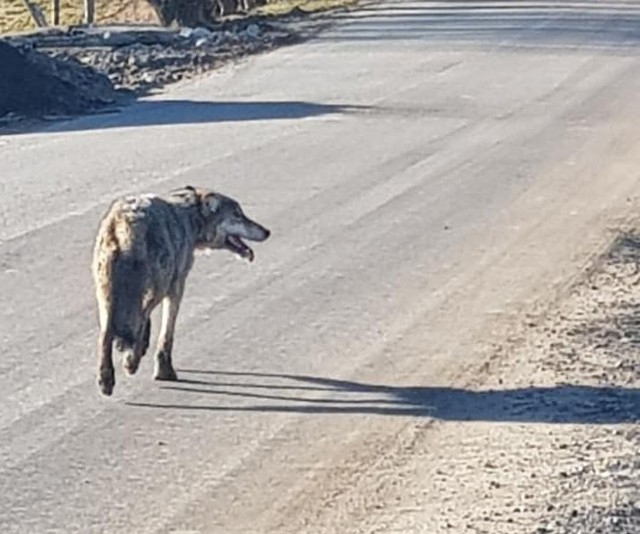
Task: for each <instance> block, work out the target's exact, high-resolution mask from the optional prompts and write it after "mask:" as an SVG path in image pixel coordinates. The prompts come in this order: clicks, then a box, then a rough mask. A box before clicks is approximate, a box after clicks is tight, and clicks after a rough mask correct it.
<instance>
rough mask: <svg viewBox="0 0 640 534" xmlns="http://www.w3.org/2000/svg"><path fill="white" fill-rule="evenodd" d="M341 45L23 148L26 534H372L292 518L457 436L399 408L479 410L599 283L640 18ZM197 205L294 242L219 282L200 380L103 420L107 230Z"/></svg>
mask: <svg viewBox="0 0 640 534" xmlns="http://www.w3.org/2000/svg"><path fill="white" fill-rule="evenodd" d="M338 19H339V24H338V26H336V27H334V28H333V29H331V30H328V31H327V32H325V33H323V34H322V35H320V36H319V37H318V38H316V39H314V40H313V41H310V42H307V43H304V44H301V45H297V46H293V47H288V48H284V49H281V50H278V51H276V52H273V53H270V54H266V55H262V56H259V57H254V58H251V59H249V60H246V61H243V62H241V63H240V64H239V65H236V66H232V67H228V68H225V69H223V70H222V71H220V72H217V73H215V74H213V75H211V76H210V77H208V78H206V79H202V80H200V81H197V82H194V83H191V84H188V85H184V86H181V87H179V88H175V89H173V90H171V91H169V92H168V93H166V94H164V95H162V96H157V97H154V98H151V99H148V100H146V101H143V102H140V103H138V104H136V105H134V106H132V107H130V108H127V109H125V110H124V111H122V113H119V114H113V115H101V116H93V117H85V118H81V119H78V120H74V121H72V122H68V123H64V124H56V125H53V126H51V127H49V128H48V129H47V130H45V131H41V132H39V133H32V134H24V135H15V136H2V137H0V161H1V162H2V167H1V169H2V170H1V171H0V295H1V299H2V306H0V340H1V341H2V355H1V358H0V371H1V372H0V532H3V533H12V532H16V533H17V532H20V533H29V534H31V533H42V532H82V533H92V532H110V533H111V532H114V533H115V532H123V533H124V532H129V533H131V532H139V533H147V532H170V531H175V532H179V531H181V532H203V533H209V532H211V533H227V532H256V533H258V532H282V533H284V532H310V533H318V532H334V531H335V532H342V533H345V532H357V531H358V526H357V524H355V523H353V521H355V520H354V519H353V518H350V516H349V515H348V514H345V513H340V508H339V507H340V505H339V504H337V505H335V506H337V509H336V510H334V512H335V513H332V514H331V519H327V518H325V519H323V520H322V521H323V522H322V523H319V522H318V523H316V522H315V521H320V519H318V518H319V517H320V516H319V514H321V512H322V511H318V510H316V509H315V508H313V506H309V505H308V504H305V505H304V506H303V505H300V506H297V507H296V506H293V505H291V503H292V502H297V503H298V502H303V500H304V495H308V496H309V500H312V499H314V500H317V501H318V502H321V501H322V499H323V498H324V499H327V497H326V494H329V493H331V488H332V484H334V482H333V481H334V479H335V480H338V479H339V477H338V476H337V475H335V474H334V475H329V474H327V473H328V472H330V470H331V467H332V458H334V457H340V455H341V454H342V453H341V452H340V450H341V449H340V447H341V446H342V444H343V443H344V444H345V446H346V444H347V443H356V442H357V441H358V440H360V439H361V440H363V442H366V443H368V444H369V446H371V444H372V443H373V442H375V441H376V440H380V442H384V443H386V442H387V441H388V440H389V439H392V438H393V432H395V431H397V429H398V425H404V424H412V421H415V420H418V419H420V420H422V421H427V420H431V418H435V419H438V417H439V414H438V410H437V407H433V406H431V407H429V406H424V405H417V404H416V403H415V402H412V401H411V400H410V399H408V398H406V397H404V396H403V395H402V394H400V393H399V392H400V391H401V389H397V388H396V389H394V387H391V386H398V387H400V386H402V385H407V384H410V385H414V386H416V385H420V386H427V385H441V386H448V385H452V383H453V381H454V379H455V377H456V376H457V375H456V373H458V372H460V373H462V370H463V369H464V368H466V367H465V366H470V365H473V363H474V354H473V351H472V350H471V347H472V345H470V344H469V343H470V342H469V343H467V344H466V345H465V344H464V343H463V340H464V339H465V336H467V334H469V336H470V335H471V332H472V331H480V330H483V329H488V330H491V328H492V326H490V325H491V320H492V318H495V317H501V316H502V315H503V314H508V313H512V312H513V310H515V309H516V308H517V307H518V306H520V305H522V304H523V303H526V299H527V298H529V297H528V295H530V294H535V295H537V293H536V292H540V291H541V289H540V288H544V287H546V286H547V285H548V286H553V285H554V284H561V283H563V282H562V281H563V280H564V279H565V278H566V277H569V276H571V275H572V274H574V273H575V271H576V269H577V268H578V266H580V265H581V263H580V262H584V261H585V260H586V259H587V258H588V257H589V254H590V253H592V252H593V247H595V246H598V245H600V244H602V239H603V234H602V233H601V230H603V229H604V228H605V227H607V225H609V224H610V223H611V221H612V217H614V218H615V216H616V215H617V214H619V213H620V212H619V211H617V208H618V207H619V206H624V205H625V202H628V200H627V198H628V197H630V195H631V196H632V195H635V193H634V191H635V188H636V187H637V185H638V184H637V182H638V178H636V177H637V176H638V171H637V169H638V168H639V167H638V166H636V163H638V162H637V160H638V155H637V154H638V150H637V148H638V146H639V140H638V128H637V124H638V118H639V114H638V110H639V107H638V104H637V103H636V100H637V95H638V94H639V90H640V69H639V68H638V67H639V62H638V59H637V58H638V52H639V51H640V6H639V5H638V3H636V2H595V1H585V2H579V3H577V2H576V3H570V2H535V3H529V2H486V3H484V2H420V1H414V2H397V3H389V4H371V5H368V6H367V7H365V8H363V9H362V10H361V11H358V12H356V13H353V14H350V15H341V16H339V17H338ZM184 184H193V185H201V186H207V187H212V188H217V189H219V190H220V191H222V192H225V193H228V194H230V195H232V196H235V197H236V198H238V199H239V200H240V201H241V202H242V204H243V206H244V207H245V209H246V211H247V213H248V214H249V215H250V216H252V217H254V218H255V219H256V220H258V221H260V222H262V223H263V224H265V225H266V226H268V227H269V228H270V229H271V230H272V232H273V234H272V238H271V239H270V240H269V241H267V242H266V243H264V244H258V245H256V246H255V249H254V250H255V252H256V262H255V263H254V264H253V265H251V266H247V265H245V264H242V263H239V262H238V261H236V260H235V259H234V258H232V257H230V256H229V255H225V254H224V253H220V254H217V255H215V256H213V257H209V258H199V259H198V261H197V264H196V267H195V269H194V272H193V273H192V276H191V277H190V280H189V284H188V290H187V295H186V299H185V302H184V305H183V308H182V310H181V315H180V318H179V323H178V330H177V337H176V346H175V358H174V360H175V365H176V368H177V369H178V372H179V374H180V377H181V378H182V379H184V381H182V382H179V383H176V384H158V383H154V382H153V380H152V379H151V373H152V365H151V358H146V359H145V361H144V362H143V364H142V366H141V369H140V371H139V373H138V375H136V376H135V377H134V378H132V379H128V378H126V377H125V376H123V373H122V371H121V370H120V367H118V369H117V375H116V380H117V384H116V389H115V393H114V396H113V397H112V398H109V399H105V398H102V397H100V396H99V395H98V391H97V388H96V386H95V376H94V372H95V342H96V334H97V332H96V317H95V310H94V300H93V293H92V287H91V280H90V272H89V264H90V256H91V249H92V244H93V237H94V232H95V230H96V227H97V223H98V220H99V217H100V215H101V213H102V212H103V211H104V209H105V208H106V206H107V204H108V203H109V201H110V200H111V199H112V198H113V197H114V196H116V195H120V194H123V193H130V192H137V191H159V192H161V191H167V190H169V189H171V188H174V187H178V186H181V185H184ZM496 266H498V267H496ZM487 272H489V273H491V275H490V276H489V275H487V274H485V273H487ZM487 325H489V326H487ZM462 349H464V351H463V350H462ZM365 376H367V377H369V380H375V381H376V383H377V384H378V385H383V386H389V387H379V388H376V387H367V386H363V385H362V384H363V383H364V382H366V380H365V378H364V377H365ZM440 416H441V417H442V418H456V417H463V414H456V412H455V410H450V409H449V410H444V411H443V413H442V414H440ZM385 425H388V426H385ZM363 447H364V445H363ZM379 454H380V455H383V454H384V451H379ZM374 456H375V455H374ZM358 461H359V460H358V459H357V458H356V459H354V460H353V462H354V465H355V464H357V462H358ZM367 461H376V460H375V458H374V459H372V458H369V459H368V460H367ZM364 468H366V463H363V469H364ZM353 472H354V473H357V469H355V470H354V471H353ZM353 476H356V475H355V474H354V475H353ZM332 477H333V478H332ZM335 484H338V482H335ZM340 484H341V485H342V486H345V485H348V484H350V481H349V480H347V481H345V480H341V481H340ZM323 495H324V497H323ZM327 502H329V500H327ZM332 502H333V501H332ZM320 524H321V525H322V526H319V525H320Z"/></svg>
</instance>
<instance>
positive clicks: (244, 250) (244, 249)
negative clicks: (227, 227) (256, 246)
mask: <svg viewBox="0 0 640 534" xmlns="http://www.w3.org/2000/svg"><path fill="white" fill-rule="evenodd" d="M225 245H226V246H227V248H228V249H229V250H230V251H231V252H234V253H235V254H237V255H238V256H240V257H241V258H244V259H246V260H248V261H253V250H251V248H250V247H248V246H247V245H246V244H245V243H244V241H242V239H240V238H239V237H238V236H235V235H228V236H227V237H226V239H225Z"/></svg>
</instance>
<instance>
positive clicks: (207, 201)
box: [202, 193, 220, 215]
mask: <svg viewBox="0 0 640 534" xmlns="http://www.w3.org/2000/svg"><path fill="white" fill-rule="evenodd" d="M202 207H203V208H204V210H205V211H206V212H207V213H208V214H209V215H214V214H215V213H216V212H217V211H218V208H219V207H220V197H219V196H218V195H216V194H215V193H209V194H208V195H207V196H206V197H205V198H204V199H203V201H202Z"/></svg>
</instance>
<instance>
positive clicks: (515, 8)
mask: <svg viewBox="0 0 640 534" xmlns="http://www.w3.org/2000/svg"><path fill="white" fill-rule="evenodd" d="M338 18H342V19H343V20H345V21H347V22H352V21H353V23H352V24H348V25H346V26H343V27H339V28H337V29H336V30H335V31H329V32H325V33H323V34H321V35H320V36H319V38H320V39H326V40H331V41H376V42H385V41H386V42H388V41H411V40H420V41H425V42H426V41H432V42H436V43H437V42H448V43H461V44H463V43H470V44H483V43H484V44H489V45H500V46H507V47H508V46H531V47H542V48H545V47H576V48H601V49H607V50H615V49H623V48H629V47H637V46H639V45H640V5H639V4H637V3H635V2H634V3H632V2H626V3H620V2H612V1H601V0H583V1H580V2H563V1H541V2H505V1H468V0H445V1H442V2H427V1H413V2H411V1H409V2H402V3H399V2H398V3H391V4H389V3H385V4H372V5H369V6H365V7H363V8H362V9H359V10H357V11H355V12H353V13H347V14H343V15H340V16H339V17H338Z"/></svg>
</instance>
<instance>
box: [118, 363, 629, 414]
mask: <svg viewBox="0 0 640 534" xmlns="http://www.w3.org/2000/svg"><path fill="white" fill-rule="evenodd" d="M179 373H180V374H181V376H182V377H184V376H189V377H199V376H202V375H205V377H211V376H215V377H216V378H217V379H216V380H202V379H200V378H193V379H192V378H187V379H183V380H181V381H180V382H177V383H174V384H171V385H166V386H163V387H162V389H164V390H167V391H172V392H174V393H177V394H179V395H180V396H184V402H181V403H177V404H155V403H144V402H129V403H127V404H129V405H131V406H139V407H149V408H164V409H181V410H208V411H250V412H280V413H283V412H284V413H287V412H289V413H305V414H336V415H340V414H350V415H354V414H355V415H358V414H360V415H382V416H414V417H431V418H435V419H440V420H445V421H487V422H521V423H573V424H616V423H630V422H636V421H638V420H639V419H640V389H632V388H618V387H596V386H578V385H558V386H555V387H529V388H520V389H505V390H467V389H456V388H448V387H393V386H384V385H376V384H364V383H359V382H350V381H345V380H335V379H332V378H321V377H314V376H303V375H277V374H268V373H237V372H216V371H196V370H182V371H180V372H179ZM206 396H211V397H214V398H216V400H217V401H218V403H206V404H203V403H201V401H202V399H203V398H204V397H206Z"/></svg>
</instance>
